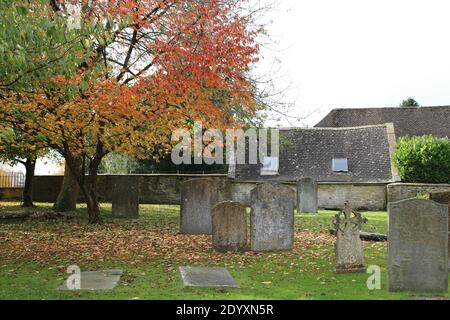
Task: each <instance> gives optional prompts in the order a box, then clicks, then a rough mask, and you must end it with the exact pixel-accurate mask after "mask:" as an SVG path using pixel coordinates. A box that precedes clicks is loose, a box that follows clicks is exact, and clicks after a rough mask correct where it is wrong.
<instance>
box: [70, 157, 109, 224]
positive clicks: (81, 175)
mask: <svg viewBox="0 0 450 320" xmlns="http://www.w3.org/2000/svg"><path fill="white" fill-rule="evenodd" d="M101 158H102V157H101V156H98V157H94V159H93V160H92V161H91V162H90V164H89V175H88V176H86V175H85V170H84V168H85V161H84V160H82V161H81V170H78V171H77V172H76V174H75V175H74V176H75V178H76V182H77V183H78V186H79V188H80V190H81V192H82V193H83V196H84V199H85V202H86V205H87V210H88V218H89V223H90V224H98V223H101V222H102V218H101V216H100V207H99V202H98V196H97V173H98V167H99V166H100V162H101ZM66 163H67V165H68V166H69V167H70V169H71V171H72V172H73V171H74V170H76V169H77V168H80V164H79V163H78V162H77V160H75V158H73V157H71V156H68V157H66Z"/></svg>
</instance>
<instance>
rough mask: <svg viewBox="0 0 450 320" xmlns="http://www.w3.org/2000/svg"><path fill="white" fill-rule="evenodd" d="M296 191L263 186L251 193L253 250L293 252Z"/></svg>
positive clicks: (280, 187) (287, 188)
mask: <svg viewBox="0 0 450 320" xmlns="http://www.w3.org/2000/svg"><path fill="white" fill-rule="evenodd" d="M294 207H295V191H294V190H292V189H291V188H290V187H288V186H285V185H281V184H273V183H264V184H260V185H258V186H257V187H256V188H254V189H253V190H252V191H251V215H250V225H251V226H250V238H251V250H252V251H255V252H260V251H283V250H292V248H293V245H294Z"/></svg>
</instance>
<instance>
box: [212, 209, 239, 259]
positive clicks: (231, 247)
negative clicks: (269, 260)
mask: <svg viewBox="0 0 450 320" xmlns="http://www.w3.org/2000/svg"><path fill="white" fill-rule="evenodd" d="M246 212H247V208H246V207H245V206H244V205H243V204H241V203H238V202H233V201H225V202H220V203H218V204H216V205H215V206H214V207H213V209H212V235H213V236H212V241H213V248H214V250H216V251H219V252H226V251H245V249H246V247H247V214H246Z"/></svg>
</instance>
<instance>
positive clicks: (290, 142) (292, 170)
mask: <svg viewBox="0 0 450 320" xmlns="http://www.w3.org/2000/svg"><path fill="white" fill-rule="evenodd" d="M388 129H390V131H389V130H388ZM389 132H392V135H391V138H392V139H389ZM391 140H392V141H393V143H394V145H392V141H391ZM280 144H281V146H280V157H279V162H280V164H279V171H278V172H279V175H277V176H261V174H260V173H261V172H260V170H261V165H260V164H258V165H236V168H235V172H234V178H235V179H236V180H237V181H249V182H250V181H251V182H259V181H282V182H294V181H297V180H299V179H300V178H304V177H311V178H314V179H316V180H317V181H319V182H360V183H387V182H392V181H395V178H394V177H395V176H396V174H395V169H394V170H393V169H392V167H391V153H392V151H393V148H395V135H393V128H392V124H384V125H377V126H365V127H358V128H308V129H299V128H294V129H280ZM333 157H336V158H348V165H349V172H348V173H334V172H333V171H332V159H333Z"/></svg>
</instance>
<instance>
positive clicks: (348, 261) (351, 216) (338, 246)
mask: <svg viewBox="0 0 450 320" xmlns="http://www.w3.org/2000/svg"><path fill="white" fill-rule="evenodd" d="M365 222H367V219H366V218H364V217H363V216H362V215H361V214H360V213H359V212H356V211H354V210H353V209H352V208H351V207H350V205H349V203H348V202H346V203H345V206H344V209H343V210H342V211H341V212H339V213H338V214H337V215H336V216H335V218H334V220H333V224H334V227H335V230H336V242H335V244H334V250H335V254H336V272H338V273H351V272H365V271H366V270H365V267H364V244H363V242H362V240H361V236H360V232H361V226H362V224H363V223H365Z"/></svg>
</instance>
